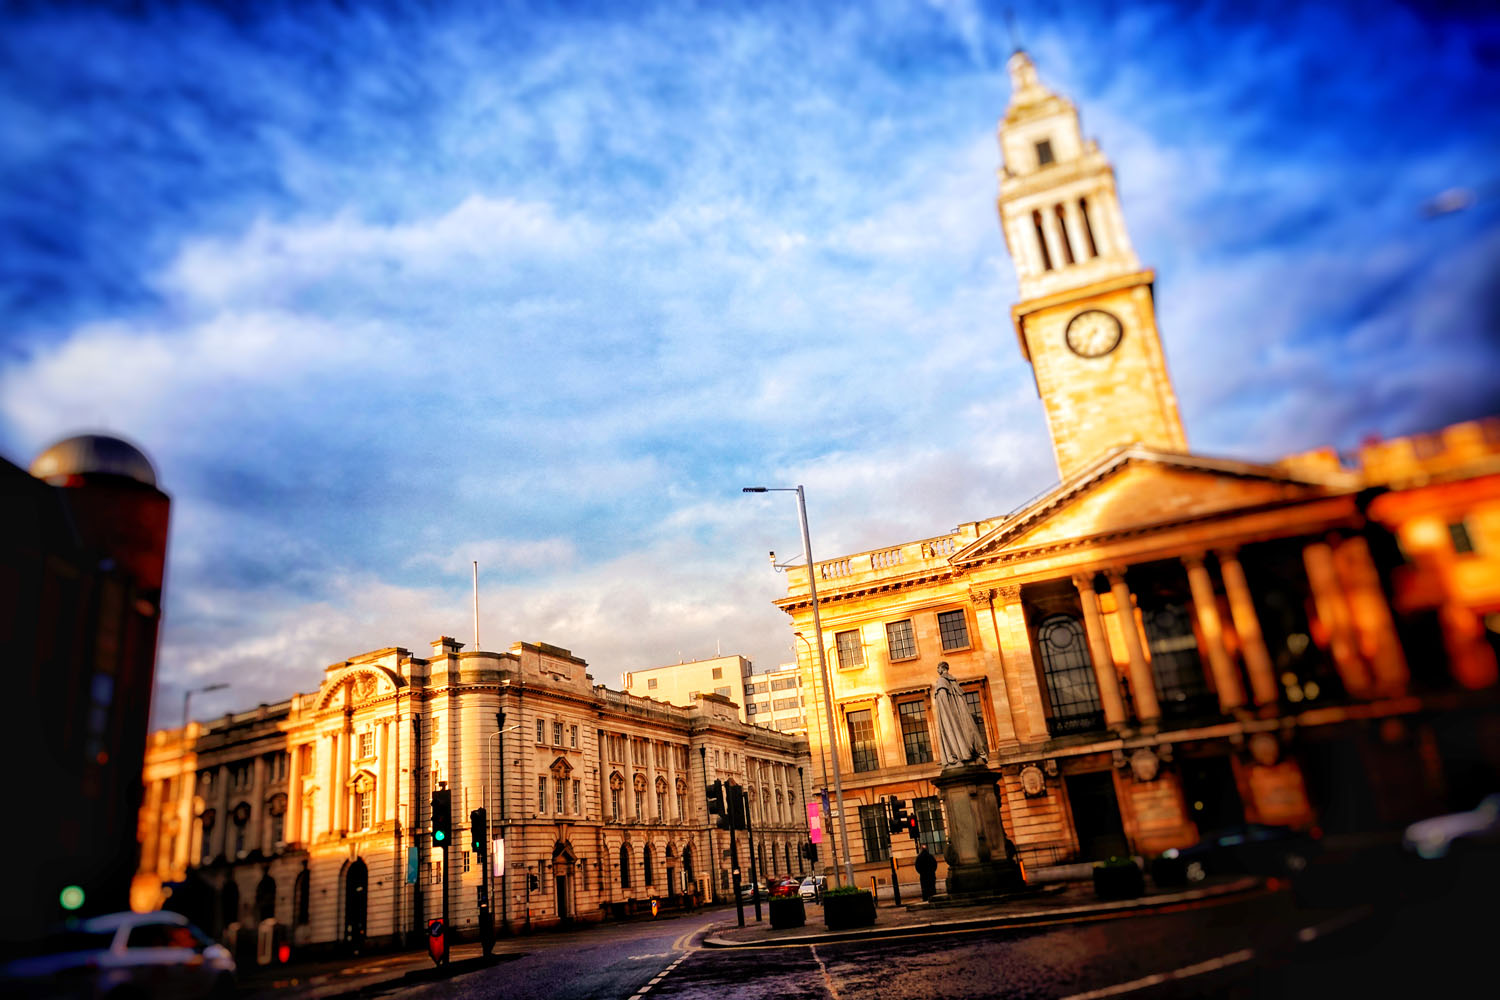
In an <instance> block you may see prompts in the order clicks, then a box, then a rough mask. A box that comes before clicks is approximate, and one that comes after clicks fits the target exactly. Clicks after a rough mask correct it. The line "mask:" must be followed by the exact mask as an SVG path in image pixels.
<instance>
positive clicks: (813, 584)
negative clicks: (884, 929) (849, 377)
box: [741, 485, 854, 885]
mask: <svg viewBox="0 0 1500 1000" xmlns="http://www.w3.org/2000/svg"><path fill="white" fill-rule="evenodd" d="M741 492H744V493H796V494H797V518H798V520H799V521H800V522H801V525H802V554H803V557H804V560H805V562H806V565H807V591H808V598H809V600H811V601H812V614H813V634H814V635H815V636H817V639H818V670H819V672H820V673H821V675H822V679H823V708H824V712H825V715H826V718H827V722H828V738H829V741H830V742H831V743H832V741H833V739H834V730H833V685H832V684H831V683H830V682H829V679H828V657H827V655H826V654H825V653H824V652H823V619H822V618H821V617H820V616H819V614H818V580H817V573H816V572H814V566H813V554H812V536H811V534H810V533H809V532H808V530H807V498H806V496H805V495H804V494H803V492H802V487H801V486H800V485H798V486H797V487H796V488H792V487H786V486H782V487H777V486H746V487H745V488H744V489H743V490H742V491H741ZM771 561H772V562H773V563H774V562H775V557H774V556H773V557H772V560H771ZM829 757H830V758H832V762H833V794H834V797H835V799H836V800H837V801H838V806H839V840H840V841H841V842H842V845H843V848H844V877H845V878H846V879H847V880H848V884H849V885H853V884H854V865H853V863H852V862H851V861H850V855H849V824H848V821H847V817H846V815H845V812H844V782H843V779H842V778H841V777H840V775H839V755H838V747H837V745H836V744H834V745H831V746H830V747H829ZM834 870H835V871H837V868H835V869H834Z"/></svg>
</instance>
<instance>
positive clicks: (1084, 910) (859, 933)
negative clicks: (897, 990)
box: [703, 876, 1266, 948]
mask: <svg viewBox="0 0 1500 1000" xmlns="http://www.w3.org/2000/svg"><path fill="white" fill-rule="evenodd" d="M1265 884H1266V880H1265V879H1262V878H1257V877H1249V876H1245V877H1238V878H1232V877H1221V878H1209V879H1206V880H1205V881H1203V882H1201V883H1198V884H1196V885H1194V886H1193V887H1192V888H1190V889H1167V890H1161V889H1156V888H1155V887H1153V886H1150V885H1149V882H1148V887H1147V889H1146V891H1145V892H1144V893H1143V894H1142V895H1140V896H1137V897H1135V898H1133V899H1111V900H1104V899H1099V898H1098V897H1097V896H1095V894H1094V886H1093V883H1092V882H1050V883H1044V884H1042V885H1040V886H1038V887H1037V888H1036V889H1034V890H1030V891H1027V892H1024V893H1015V894H1012V895H1010V896H1007V897H1005V898H1004V899H1001V900H993V901H988V902H982V903H973V904H968V905H945V906H941V907H938V906H931V905H929V904H925V903H922V902H920V901H914V902H910V903H908V904H907V905H903V906H897V905H895V904H894V903H893V902H892V901H891V900H890V899H889V897H886V898H885V899H882V900H881V901H880V903H879V905H878V906H877V907H876V910H875V924H874V925H873V926H870V927H855V928H849V929H845V930H837V931H830V930H827V929H825V928H824V927H823V926H822V924H823V907H822V906H821V905H819V904H816V903H808V904H806V905H807V923H806V924H805V925H804V926H802V927H783V928H773V927H772V926H771V921H770V917H769V915H767V918H766V919H765V920H764V921H762V922H760V923H756V922H755V921H754V915H753V912H751V911H750V910H749V909H748V908H747V911H746V923H745V926H744V927H740V926H738V924H737V923H725V924H719V925H715V926H714V928H713V929H712V930H710V931H709V933H708V936H707V937H706V938H705V939H704V942H703V944H704V946H705V947H709V948H756V947H764V946H766V945H787V944H818V943H820V942H823V941H850V940H857V939H862V938H880V937H899V936H903V935H912V934H924V933H930V932H934V931H944V930H948V931H955V930H983V929H986V928H991V927H1006V926H1014V925H1025V924H1032V923H1038V922H1042V923H1057V922H1067V921H1072V920H1088V919H1096V918H1099V917H1102V916H1124V915H1126V914H1130V913H1139V912H1142V911H1150V910H1154V909H1160V908H1163V907H1170V906H1178V905H1183V904H1189V903H1194V902H1197V901H1200V900H1205V899H1211V898H1214V897H1220V896H1234V895H1240V894H1245V893H1250V892H1255V891H1257V890H1259V889H1261V888H1263V887H1264V886H1265Z"/></svg>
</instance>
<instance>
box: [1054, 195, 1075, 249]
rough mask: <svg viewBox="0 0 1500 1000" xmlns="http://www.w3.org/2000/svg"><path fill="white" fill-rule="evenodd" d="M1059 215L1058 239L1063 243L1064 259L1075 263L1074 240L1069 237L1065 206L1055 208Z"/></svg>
mask: <svg viewBox="0 0 1500 1000" xmlns="http://www.w3.org/2000/svg"><path fill="white" fill-rule="evenodd" d="M1055 213H1056V215H1057V239H1058V242H1059V243H1061V244H1062V252H1063V260H1064V262H1066V263H1068V264H1072V263H1073V241H1072V240H1070V239H1069V238H1068V220H1067V215H1066V213H1065V212H1064V211H1063V207H1062V206H1061V205H1058V206H1057V208H1056V209H1055Z"/></svg>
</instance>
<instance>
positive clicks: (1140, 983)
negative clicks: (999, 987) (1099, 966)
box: [1064, 948, 1255, 1000]
mask: <svg viewBox="0 0 1500 1000" xmlns="http://www.w3.org/2000/svg"><path fill="white" fill-rule="evenodd" d="M1254 957H1255V952H1254V951H1252V950H1250V949H1249V948H1242V949H1240V950H1239V951H1232V952H1230V953H1229V954H1227V955H1220V956H1219V957H1218V958H1211V959H1209V960H1208V961H1206V962H1199V963H1198V964H1196V965H1185V966H1183V967H1182V968H1180V969H1173V970H1172V971H1171V972H1158V973H1157V974H1156V975H1154V976H1147V977H1145V978H1144V979H1132V980H1131V981H1130V982H1128V983H1116V984H1115V985H1113V986H1106V987H1104V988H1103V989H1098V990H1089V991H1088V992H1087V993H1075V994H1073V995H1072V996H1070V997H1065V998H1064V1000H1099V998H1101V997H1117V996H1119V995H1120V994H1122V993H1134V992H1135V991H1136V990H1144V989H1146V988H1148V987H1151V986H1160V985H1161V984H1162V983H1165V982H1170V981H1171V980H1174V979H1190V978H1192V977H1193V976H1201V975H1203V974H1204V973H1205V972H1217V971H1218V970H1219V969H1225V968H1228V967H1229V966H1231V965H1239V964H1240V963H1241V962H1248V961H1250V960H1251V959H1253V958H1254Z"/></svg>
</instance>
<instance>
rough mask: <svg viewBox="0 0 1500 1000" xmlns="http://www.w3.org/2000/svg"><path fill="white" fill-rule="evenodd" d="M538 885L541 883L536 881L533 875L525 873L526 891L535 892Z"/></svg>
mask: <svg viewBox="0 0 1500 1000" xmlns="http://www.w3.org/2000/svg"><path fill="white" fill-rule="evenodd" d="M540 885H541V883H540V882H538V881H537V878H536V876H535V875H527V876H526V891H527V892H536V890H537V887H538V886H540Z"/></svg>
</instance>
